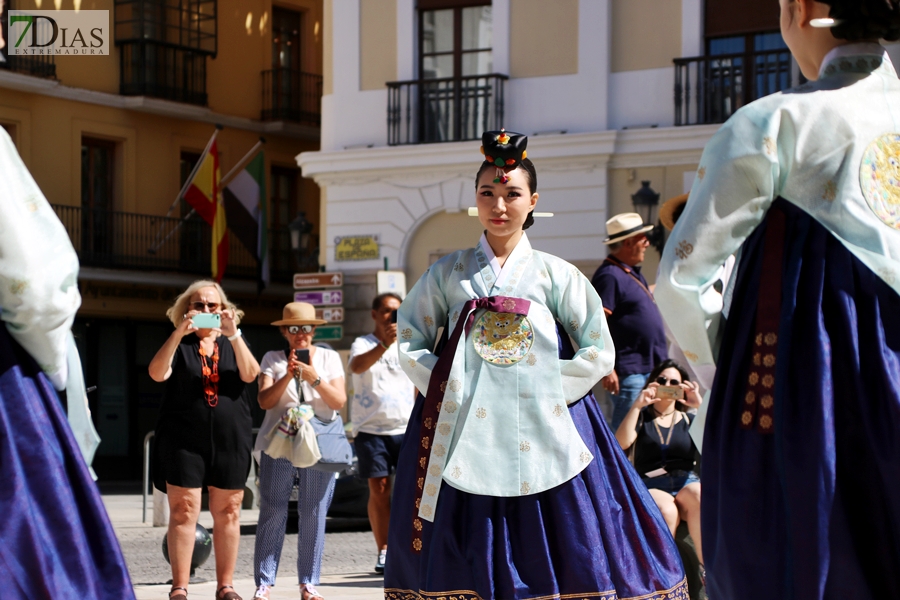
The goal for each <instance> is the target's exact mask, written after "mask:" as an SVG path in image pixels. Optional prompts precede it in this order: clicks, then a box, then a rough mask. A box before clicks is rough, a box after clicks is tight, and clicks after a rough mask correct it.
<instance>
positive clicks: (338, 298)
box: [294, 290, 344, 306]
mask: <svg viewBox="0 0 900 600" xmlns="http://www.w3.org/2000/svg"><path fill="white" fill-rule="evenodd" d="M294 302H308V303H309V304H316V305H319V306H322V305H336V304H343V303H344V292H342V291H341V290H326V291H322V292H297V293H295V294H294Z"/></svg>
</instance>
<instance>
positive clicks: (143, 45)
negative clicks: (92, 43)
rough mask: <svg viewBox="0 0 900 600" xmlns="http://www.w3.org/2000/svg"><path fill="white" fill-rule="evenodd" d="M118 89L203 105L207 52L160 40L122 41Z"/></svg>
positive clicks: (205, 97) (123, 93)
mask: <svg viewBox="0 0 900 600" xmlns="http://www.w3.org/2000/svg"><path fill="white" fill-rule="evenodd" d="M117 45H118V46H119V48H120V49H121V55H120V57H119V91H120V93H121V94H122V95H123V96H151V97H153V98H162V99H164V100H173V101H175V102H185V103H187V104H199V105H200V106H206V103H207V96H206V54H204V53H202V52H195V51H193V50H190V49H186V48H181V47H178V46H173V45H171V44H165V43H161V42H144V41H140V42H121V43H118V44H117Z"/></svg>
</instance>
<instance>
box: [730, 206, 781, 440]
mask: <svg viewBox="0 0 900 600" xmlns="http://www.w3.org/2000/svg"><path fill="white" fill-rule="evenodd" d="M784 231H785V215H784V212H783V211H781V210H779V209H777V208H775V209H772V210H770V211H769V214H768V215H767V216H766V235H765V238H764V240H763V258H762V273H761V274H760V277H759V290H758V291H757V296H758V299H757V305H756V328H755V335H754V336H753V340H752V349H751V357H750V372H749V374H748V375H747V393H746V394H745V395H744V406H743V410H742V411H741V427H742V428H743V429H753V428H754V427H755V428H756V429H757V431H759V432H760V433H774V432H775V366H776V362H777V357H778V325H779V323H780V321H781V285H782V281H781V273H782V263H783V258H784Z"/></svg>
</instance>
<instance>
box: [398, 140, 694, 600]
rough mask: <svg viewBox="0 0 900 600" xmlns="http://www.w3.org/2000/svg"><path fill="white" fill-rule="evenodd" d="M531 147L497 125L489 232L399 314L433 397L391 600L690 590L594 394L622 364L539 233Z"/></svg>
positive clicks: (419, 422)
mask: <svg viewBox="0 0 900 600" xmlns="http://www.w3.org/2000/svg"><path fill="white" fill-rule="evenodd" d="M526 143H527V138H526V137H525V136H523V135H519V134H513V133H506V132H505V131H502V130H501V131H499V132H498V131H495V132H487V133H485V134H484V136H483V144H484V145H483V147H482V150H483V152H484V153H485V158H486V160H485V162H484V164H483V165H482V167H481V170H480V171H479V173H478V175H477V178H476V198H477V206H478V217H479V219H480V221H481V223H482V224H483V225H484V228H485V232H484V235H483V236H482V238H481V240H480V241H479V242H478V244H477V245H476V246H475V248H472V249H469V250H464V251H459V252H454V253H452V254H450V255H449V256H446V257H444V258H443V259H441V260H440V261H438V262H437V263H435V264H434V265H432V267H431V268H430V269H429V270H428V271H427V272H426V273H425V274H424V275H423V276H422V278H421V279H420V280H419V282H418V283H417V284H416V285H415V287H414V288H413V289H412V291H411V292H410V293H409V295H408V296H407V297H406V299H405V300H404V302H403V304H402V306H401V307H400V311H399V320H398V331H399V342H400V344H399V351H400V362H401V365H402V366H403V368H404V370H405V371H406V373H407V374H408V375H409V376H410V378H411V379H412V381H413V383H415V385H416V386H417V388H418V389H419V390H420V391H422V392H427V393H426V394H425V395H424V396H422V395H420V396H419V398H418V399H417V402H416V405H415V408H414V409H413V413H412V416H411V419H410V424H409V428H408V429H407V434H406V438H405V440H404V443H403V447H402V449H401V456H400V461H399V465H398V469H397V478H396V484H395V492H394V503H393V506H394V508H393V509H392V510H391V524H390V530H389V531H390V534H389V545H388V556H387V558H388V560H387V562H386V568H385V597H386V598H388V599H404V600H405V599H410V598H434V597H441V596H444V597H447V598H454V599H457V600H474V599H481V598H485V599H486V598H502V599H510V598H559V597H561V596H562V597H572V598H604V599H609V600H611V599H613V598H618V599H627V598H642V599H649V598H659V599H663V598H666V599H668V598H677V599H686V598H687V595H688V594H687V584H686V581H685V576H684V571H683V568H682V565H681V559H680V557H679V555H678V551H677V549H676V547H675V544H674V541H673V539H672V536H671V535H670V534H669V531H668V529H667V528H666V525H665V523H664V522H663V520H662V517H661V515H660V513H659V510H658V509H657V508H656V506H655V505H654V502H653V499H652V498H651V497H650V495H649V492H648V491H647V489H646V487H645V486H644V485H643V483H642V482H641V480H640V477H638V475H637V474H636V473H635V471H634V470H633V469H632V467H631V465H630V464H629V463H628V461H627V459H626V458H625V455H624V454H623V453H622V451H621V450H620V449H619V448H618V444H617V443H616V440H615V438H614V436H613V434H612V432H610V430H609V428H608V427H607V425H606V423H605V421H604V419H603V415H602V414H601V412H600V409H599V407H598V405H597V402H596V400H595V399H594V397H593V396H592V395H591V393H590V390H591V387H592V386H593V385H594V384H596V382H597V381H599V380H600V378H601V377H603V376H604V375H606V374H608V373H609V372H610V371H611V370H612V366H613V358H614V348H613V343H612V339H611V338H610V335H609V329H608V327H607V324H606V318H605V316H604V313H603V307H602V305H601V302H600V298H599V297H598V296H597V294H596V292H595V291H594V289H593V287H592V286H591V284H590V282H589V281H588V279H587V278H586V277H585V276H584V275H583V274H582V273H581V272H580V271H579V270H578V269H576V268H575V267H574V266H572V265H571V264H569V263H567V262H565V261H563V260H561V259H559V258H557V257H555V256H551V255H548V254H545V253H543V252H538V251H536V250H533V249H532V248H531V244H530V243H529V241H528V236H527V235H525V233H524V231H523V230H524V229H525V228H527V227H528V226H530V225H531V223H532V222H533V215H532V214H531V213H532V211H533V210H534V207H535V204H536V203H537V200H538V194H537V193H536V189H537V173H536V172H535V169H534V165H533V164H532V163H531V161H530V160H528V159H527V158H526V157H525V146H526ZM441 327H444V331H445V334H444V336H443V343H442V349H441V350H440V352H439V354H438V353H435V352H434V351H433V349H434V348H435V344H436V342H438V330H439V328H441ZM569 336H571V337H572V338H573V339H574V340H575V341H576V343H577V345H578V350H577V351H575V350H574V349H573V347H572V345H571V343H570V341H569Z"/></svg>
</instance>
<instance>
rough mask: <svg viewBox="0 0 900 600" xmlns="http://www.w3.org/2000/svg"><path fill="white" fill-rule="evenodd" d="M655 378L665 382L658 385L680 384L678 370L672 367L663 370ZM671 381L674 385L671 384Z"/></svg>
mask: <svg viewBox="0 0 900 600" xmlns="http://www.w3.org/2000/svg"><path fill="white" fill-rule="evenodd" d="M656 378H657V379H661V378H664V379H665V380H666V382H665V383H660V384H659V385H678V384H679V383H681V373H679V372H678V369H676V368H674V367H669V368H668V369H663V370H662V372H661V373H660V374H659V375H657V376H656ZM673 381H674V382H676V383H672V382H673Z"/></svg>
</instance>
